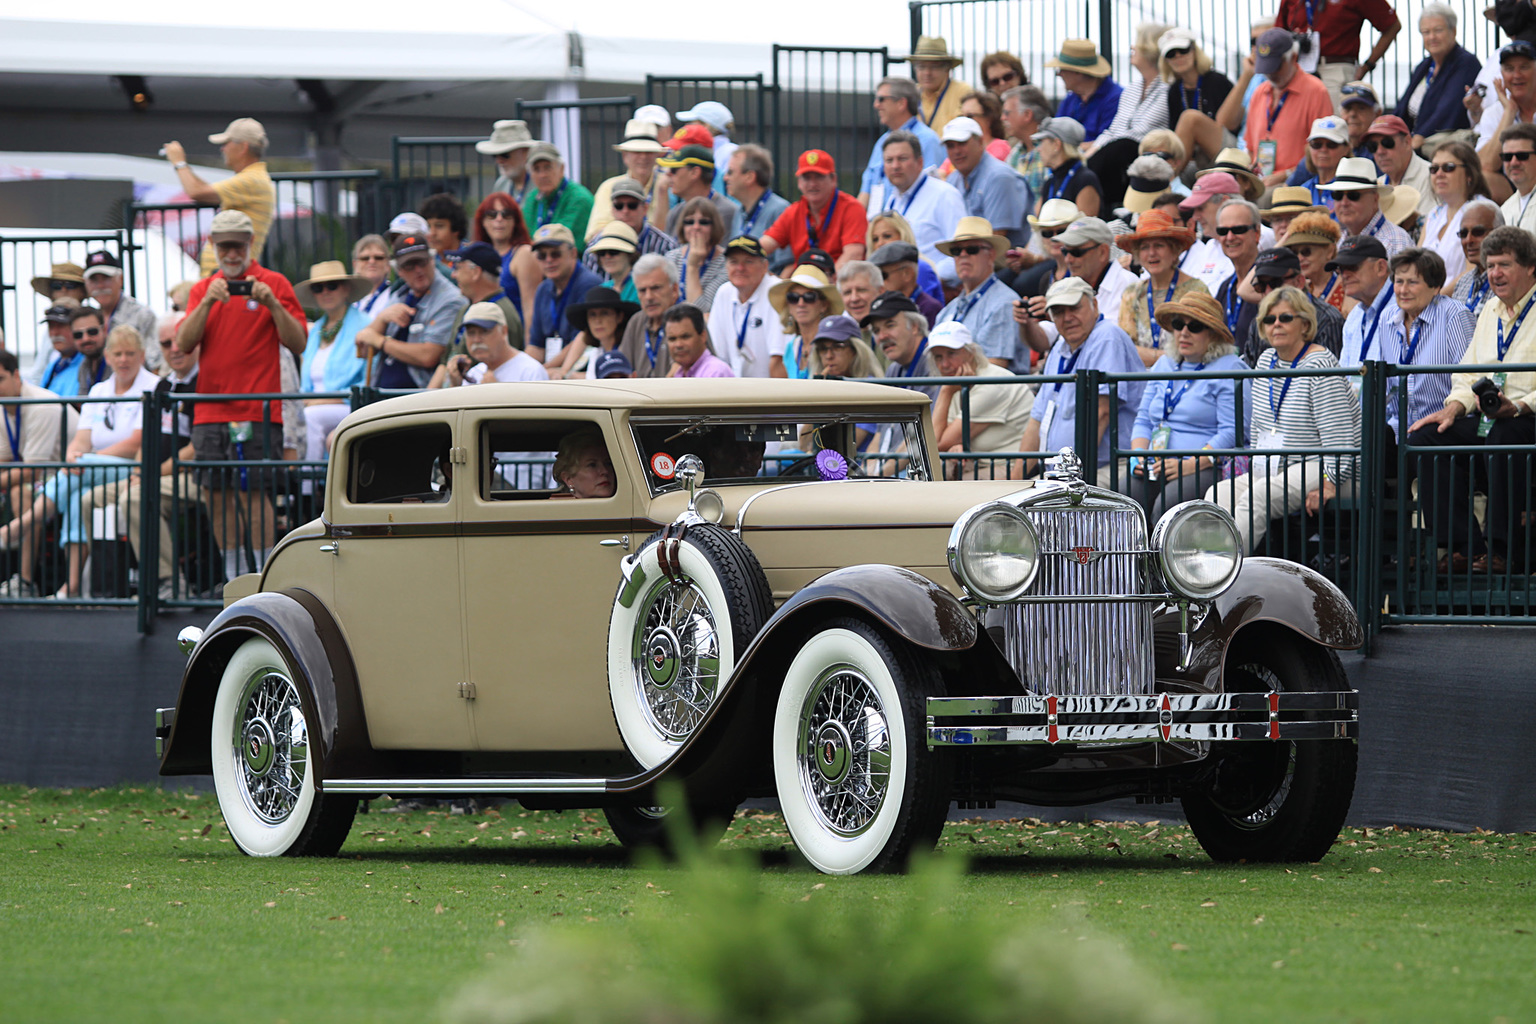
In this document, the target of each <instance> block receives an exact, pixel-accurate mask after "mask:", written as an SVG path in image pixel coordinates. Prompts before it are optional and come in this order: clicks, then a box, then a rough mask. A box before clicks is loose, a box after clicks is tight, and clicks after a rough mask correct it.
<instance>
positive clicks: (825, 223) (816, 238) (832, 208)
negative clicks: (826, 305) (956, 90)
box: [805, 86, 948, 249]
mask: <svg viewBox="0 0 1536 1024" xmlns="http://www.w3.org/2000/svg"><path fill="white" fill-rule="evenodd" d="M945 88H946V89H947V88H948V86H945ZM840 195H842V193H841V192H833V193H832V202H830V203H828V204H827V215H826V216H825V217H823V218H822V219H821V230H822V231H825V230H827V228H829V227H830V226H831V225H832V215H833V214H834V213H836V212H837V197H838V196H840ZM805 235H806V238H808V239H809V240H810V243H811V245H812V246H813V247H815V248H818V249H820V248H822V245H821V232H820V231H817V230H816V228H815V227H814V226H813V225H812V224H811V204H810V202H809V201H807V202H806V204H805Z"/></svg>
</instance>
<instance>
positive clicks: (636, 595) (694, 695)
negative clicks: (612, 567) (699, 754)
mask: <svg viewBox="0 0 1536 1024" xmlns="http://www.w3.org/2000/svg"><path fill="white" fill-rule="evenodd" d="M772 614H773V596H772V592H771V591H770V590H769V589H768V578H767V577H766V576H764V575H763V569H762V566H760V565H759V564H758V561H757V558H756V556H754V555H753V554H752V550H751V549H750V548H748V547H747V546H746V544H744V543H743V542H742V541H741V539H740V538H738V537H737V536H736V535H735V534H733V533H731V532H730V531H728V530H724V529H721V528H720V527H718V526H713V525H708V524H703V525H694V526H688V527H686V528H685V527H682V526H678V525H672V526H668V527H666V528H664V529H662V530H660V531H658V532H657V533H655V534H652V535H651V536H650V537H648V538H646V540H645V543H643V544H642V545H641V546H640V549H639V551H637V552H636V553H635V554H634V555H633V556H632V562H631V563H630V565H629V572H628V577H627V579H625V580H624V581H622V582H621V583H620V584H619V589H618V593H617V594H616V595H615V597H614V600H613V612H612V614H611V615H610V617H609V620H608V693H609V697H610V699H611V701H612V704H613V717H614V719H615V720H616V721H617V723H618V726H619V734H620V735H621V736H623V737H624V743H625V745H626V746H627V747H628V748H629V752H630V753H631V754H632V755H633V756H634V758H635V760H637V761H639V762H640V764H641V765H642V766H644V767H646V768H652V767H654V766H656V765H658V764H660V763H662V762H663V761H665V760H666V759H667V758H669V757H671V756H672V754H673V753H674V752H676V751H677V750H678V748H679V747H681V746H682V745H683V743H684V742H685V741H686V740H687V739H688V737H689V736H690V735H692V734H693V732H694V730H696V729H697V728H698V727H699V724H700V723H701V722H703V720H704V716H705V714H706V713H707V712H708V711H709V708H710V706H711V705H713V704H714V702H715V700H716V699H717V698H718V697H719V696H720V692H721V690H722V689H723V688H724V686H725V684H726V683H727V682H728V681H729V680H730V678H731V673H732V672H733V671H734V670H735V668H736V660H737V658H739V657H740V655H741V653H742V652H743V651H744V650H746V647H747V645H748V644H749V643H751V641H752V638H753V637H755V636H757V633H758V630H760V629H762V627H763V623H764V622H766V621H768V617H769V616H770V615H772Z"/></svg>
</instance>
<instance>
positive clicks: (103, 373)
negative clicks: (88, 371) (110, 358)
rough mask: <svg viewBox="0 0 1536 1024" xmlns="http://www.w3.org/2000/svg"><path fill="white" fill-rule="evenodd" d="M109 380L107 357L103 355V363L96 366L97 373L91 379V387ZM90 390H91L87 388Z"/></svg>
mask: <svg viewBox="0 0 1536 1024" xmlns="http://www.w3.org/2000/svg"><path fill="white" fill-rule="evenodd" d="M106 379H107V357H106V356H105V355H103V356H102V357H101V362H99V363H97V364H96V373H95V374H94V375H93V376H92V377H91V385H92V386H93V387H94V386H95V385H97V384H100V383H101V382H102V381H104V380H106ZM87 390H89V388H87Z"/></svg>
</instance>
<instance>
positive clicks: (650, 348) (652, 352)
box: [645, 327, 661, 366]
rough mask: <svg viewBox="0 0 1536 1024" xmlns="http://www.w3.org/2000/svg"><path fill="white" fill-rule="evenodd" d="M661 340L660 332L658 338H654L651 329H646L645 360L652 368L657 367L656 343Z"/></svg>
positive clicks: (657, 333) (657, 334)
mask: <svg viewBox="0 0 1536 1024" xmlns="http://www.w3.org/2000/svg"><path fill="white" fill-rule="evenodd" d="M660 340H661V332H660V331H657V332H656V336H655V337H652V336H651V329H650V328H649V327H647V328H646V329H645V358H646V361H647V362H648V363H650V364H651V366H655V365H656V342H658V341H660Z"/></svg>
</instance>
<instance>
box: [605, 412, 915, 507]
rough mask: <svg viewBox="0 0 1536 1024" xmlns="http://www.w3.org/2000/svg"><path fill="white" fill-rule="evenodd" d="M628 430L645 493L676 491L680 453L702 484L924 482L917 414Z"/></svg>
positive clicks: (672, 420) (764, 416)
mask: <svg viewBox="0 0 1536 1024" xmlns="http://www.w3.org/2000/svg"><path fill="white" fill-rule="evenodd" d="M631 427H632V429H633V430H634V435H635V445H636V447H637V448H638V449H639V452H640V462H641V464H642V465H643V466H644V467H645V470H646V478H647V481H648V483H649V484H650V488H651V493H652V494H659V493H661V492H663V491H668V490H672V489H674V488H676V487H679V486H681V485H680V484H679V483H678V482H677V480H676V467H677V460H678V459H680V458H682V457H683V456H684V455H697V456H698V457H699V458H701V459H703V460H704V482H705V483H706V484H710V485H716V484H743V483H752V482H754V481H757V480H762V479H764V478H778V477H785V478H797V479H803V480H818V479H819V480H838V479H844V478H848V477H876V476H883V477H900V478H903V479H909V480H927V479H929V466H928V458H927V451H926V449H925V448H924V446H923V435H922V428H921V425H920V424H919V421H918V418H917V416H916V415H910V416H906V415H895V416H893V415H891V413H890V412H888V411H884V410H882V411H879V412H872V413H860V412H843V411H840V412H836V413H830V414H825V413H824V414H818V413H817V412H816V411H814V410H812V411H809V412H801V413H797V414H791V413H783V414H779V413H759V414H752V413H740V414H726V415H707V416H705V415H692V416H684V415H679V416H666V415H661V416H636V417H634V418H633V419H632V420H631Z"/></svg>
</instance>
